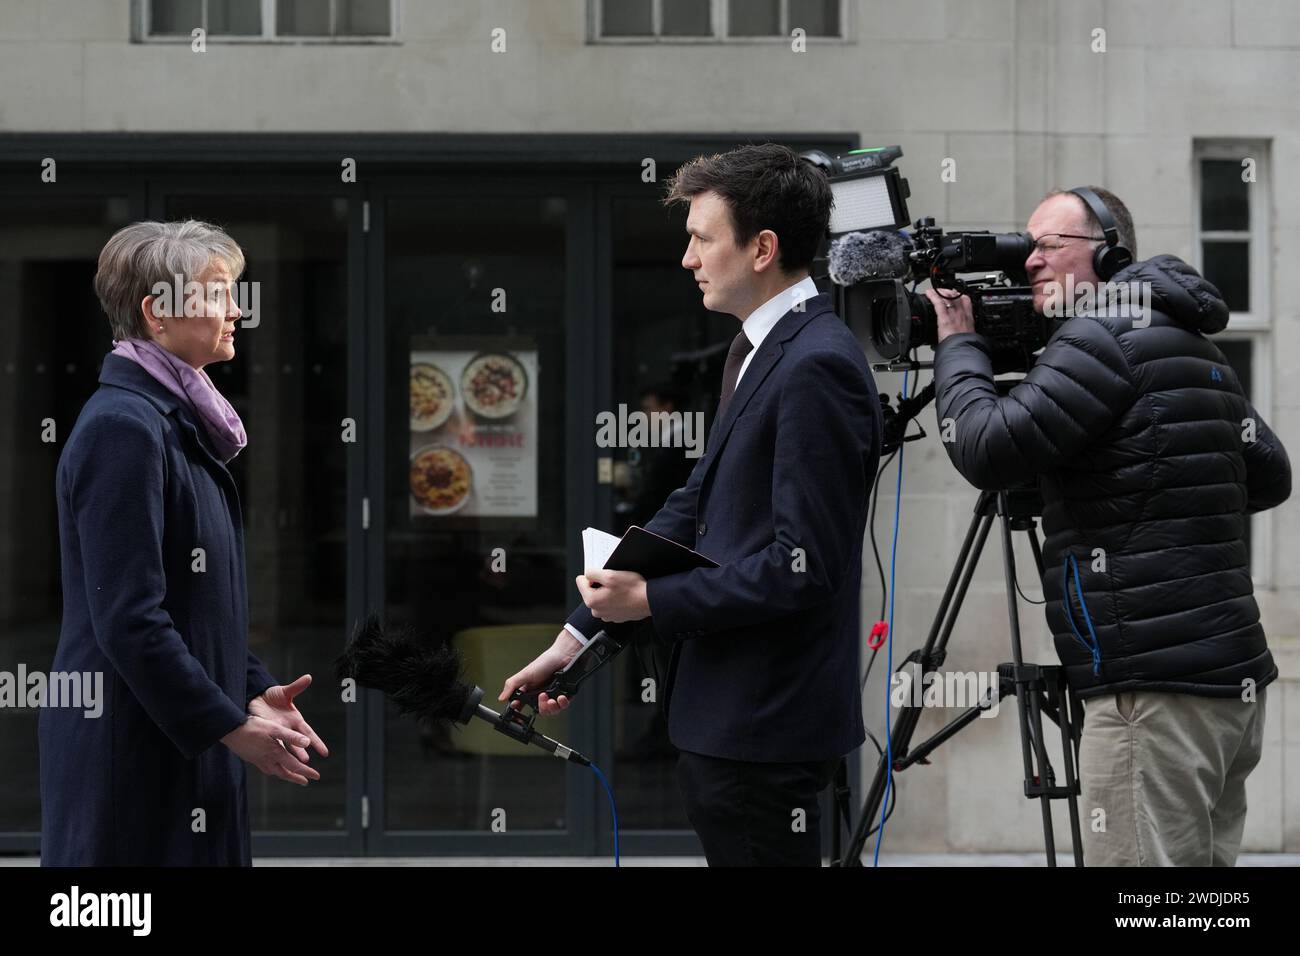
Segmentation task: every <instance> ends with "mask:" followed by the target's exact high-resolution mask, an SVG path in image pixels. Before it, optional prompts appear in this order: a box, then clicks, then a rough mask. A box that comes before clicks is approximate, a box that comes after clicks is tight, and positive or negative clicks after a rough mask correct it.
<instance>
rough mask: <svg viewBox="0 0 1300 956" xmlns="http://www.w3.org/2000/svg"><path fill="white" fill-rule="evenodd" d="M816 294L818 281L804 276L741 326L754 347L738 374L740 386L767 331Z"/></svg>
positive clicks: (764, 305) (752, 314) (754, 312)
mask: <svg viewBox="0 0 1300 956" xmlns="http://www.w3.org/2000/svg"><path fill="white" fill-rule="evenodd" d="M815 295H817V283H815V282H813V280H812V276H804V277H803V278H802V279H800V280H799V281H798V282H796V283H795V284H794V285H792V286H788V287H786V288H784V289H782V290H781V291H780V292H778V293H777V294H776V295H774V296H772V298H770V299H768V300H767V301H766V302H764V303H763V304H762V305H760V306H759V307H758V308H757V309H755V310H754V311H753V312H751V313H750V314H749V317H748V318H746V319H745V321H744V323H743V324H742V325H741V326H740V330H741V331H742V332H744V333H745V337H746V338H747V339H749V341H750V342H751V343H753V346H754V347H753V348H752V349H750V350H749V354H748V355H746V356H745V361H743V362H741V363H740V374H739V375H737V376H736V386H737V387H739V386H740V380H741V379H742V378H744V377H745V369H747V368H749V363H750V361H752V360H753V358H754V356H755V355H757V354H758V347H759V346H760V345H762V344H763V339H765V338H767V333H769V332H771V331H772V328H773V326H775V325H776V323H777V322H779V321H781V318H782V316H784V315H785V314H786V313H787V312H789V311H790V310H791V309H793V308H794V307H795V306H796V305H798V304H799V303H800V302H803V301H804V300H805V299H811V298H812V297H813V296H815Z"/></svg>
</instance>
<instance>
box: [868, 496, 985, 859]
mask: <svg viewBox="0 0 1300 956" xmlns="http://www.w3.org/2000/svg"><path fill="white" fill-rule="evenodd" d="M989 495H990V492H987V491H986V492H982V493H981V495H980V499H979V503H978V504H977V505H976V507H975V513H974V514H973V515H972V516H971V521H970V526H969V527H968V528H967V529H966V538H965V540H964V541H962V545H961V551H960V553H959V554H958V555H957V561H956V563H955V564H954V565H953V568H952V573H951V574H949V575H948V586H947V587H946V588H945V589H944V592H943V600H942V601H940V602H939V608H938V610H937V611H936V612H935V615H934V623H933V624H932V625H931V627H930V634H929V636H928V637H927V639H926V642H925V647H924V649H923V650H922V652H921V666H922V670H924V669H925V668H927V667H929V666H931V661H932V660H934V658H935V655H936V654H938V655H939V657H940V659H941V658H942V655H943V654H944V652H945V650H946V648H947V645H948V637H949V635H950V634H951V633H952V628H953V624H954V623H955V622H956V619H957V613H958V611H960V610H961V604H962V601H963V600H964V599H965V597H966V591H967V589H968V588H969V586H970V580H971V578H972V577H974V575H975V568H976V567H977V566H978V565H979V559H980V554H981V553H982V552H983V550H984V542H985V541H986V540H987V539H988V534H989V529H990V528H991V527H992V526H993V515H992V513H987V514H986V513H985V511H986V509H985V508H984V507H983V505H984V504H985V503H986V501H987V499H988V496H989ZM950 608H951V614H950V613H949V610H950ZM890 677H891V679H892V677H893V675H890ZM920 711H921V708H919V707H904V708H903V709H902V711H901V713H900V714H899V719H898V723H896V724H895V725H894V728H893V733H892V734H890V740H889V750H888V751H886V752H885V753H882V754H881V755H880V759H879V760H878V761H877V762H876V774H875V776H874V777H873V778H872V780H871V786H870V787H868V788H867V793H866V797H865V798H864V800H863V804H862V812H861V816H859V817H858V825H857V827H856V828H855V829H854V831H853V839H851V840H850V841H849V845H848V847H847V848H846V849H845V854H844V865H845V866H861V865H862V851H863V849H864V848H865V847H866V844H867V838H868V837H869V836H870V835H871V829H872V827H873V825H874V822H875V821H876V820H878V819H880V808H881V806H882V805H883V803H884V800H885V796H886V791H887V789H888V784H889V780H890V774H891V773H892V772H893V768H892V767H891V766H890V765H889V758H888V754H889V753H895V754H898V753H906V752H907V747H908V745H909V744H910V743H911V740H912V734H913V733H914V732H915V731H916V725H917V722H918V721H920V719H921V714H920Z"/></svg>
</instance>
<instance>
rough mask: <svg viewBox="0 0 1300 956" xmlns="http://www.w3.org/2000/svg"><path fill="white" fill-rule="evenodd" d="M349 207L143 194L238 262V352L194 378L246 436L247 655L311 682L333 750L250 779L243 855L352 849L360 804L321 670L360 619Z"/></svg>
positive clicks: (191, 191)
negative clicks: (218, 237) (305, 773)
mask: <svg viewBox="0 0 1300 956" xmlns="http://www.w3.org/2000/svg"><path fill="white" fill-rule="evenodd" d="M354 197H356V194H355V193H351V194H349V193H346V192H345V188H344V187H340V188H339V190H338V192H337V193H331V192H329V191H328V187H326V188H325V189H324V190H322V189H309V188H301V187H299V186H297V185H295V184H294V183H292V182H288V181H283V180H279V179H276V178H269V177H268V178H265V179H258V178H256V177H250V178H246V179H243V180H240V181H219V180H211V179H204V180H189V181H187V182H159V183H154V184H153V185H152V186H151V189H150V209H151V213H152V215H153V216H155V217H158V218H166V219H169V220H176V219H187V218H194V219H203V220H207V221H209V222H212V223H214V224H216V225H219V226H221V227H222V228H223V229H225V230H226V231H227V232H228V233H229V234H230V235H231V236H232V237H233V238H234V239H235V241H236V242H238V243H239V244H240V246H241V247H242V248H243V250H244V255H245V257H246V260H247V265H246V269H245V272H244V275H243V276H242V277H241V278H240V280H239V290H238V295H237V299H238V301H239V304H240V308H241V310H242V311H243V312H244V313H245V317H244V318H243V319H241V320H240V329H239V331H238V332H237V333H236V355H235V358H234V360H232V361H230V362H224V363H221V364H220V365H214V366H211V367H209V368H208V370H207V371H208V373H209V374H210V375H211V376H212V379H213V381H214V382H215V383H216V385H217V387H218V388H219V389H220V390H221V392H222V393H223V394H224V395H225V396H226V398H227V399H229V400H230V402H231V404H232V405H234V407H235V410H236V411H237V412H238V413H239V415H240V417H241V418H242V419H243V422H244V426H245V429H246V430H247V432H248V439H249V443H248V447H247V448H245V449H244V451H242V452H241V453H240V454H239V456H238V457H237V458H236V459H235V460H234V461H233V462H232V464H231V473H232V474H233V476H234V478H235V481H236V483H237V485H238V488H239V497H240V503H241V506H242V509H243V518H244V526H245V535H246V537H245V547H246V557H247V561H248V583H249V605H250V607H249V610H250V627H249V638H248V639H249V647H250V649H251V650H252V651H253V653H254V654H256V655H257V656H258V657H259V658H261V660H262V662H263V663H264V664H265V665H266V666H267V668H268V669H269V670H270V671H271V673H272V674H273V675H274V676H275V677H276V678H277V679H278V680H280V681H281V682H283V683H288V682H290V681H292V680H294V679H296V678H297V677H298V676H300V675H302V674H311V675H312V681H313V682H312V686H311V688H309V689H308V690H307V691H306V692H305V693H304V694H303V696H301V697H300V698H299V699H298V703H299V706H300V709H301V710H302V711H303V714H304V716H305V717H306V718H307V719H308V720H309V721H310V722H311V724H312V726H313V727H314V728H315V729H316V731H317V733H319V734H320V736H321V737H322V739H323V740H324V741H325V743H326V745H327V746H328V747H329V750H330V756H329V757H328V758H321V757H319V756H318V755H316V754H315V753H313V755H312V765H313V766H315V767H316V768H317V770H319V771H320V773H321V779H320V780H319V781H313V782H312V783H311V784H310V785H309V786H308V787H305V788H299V787H296V786H292V785H289V784H286V783H284V782H283V781H281V780H277V779H272V778H270V777H267V776H264V775H262V774H260V773H257V772H256V771H255V770H251V769H250V771H249V775H248V784H249V811H250V815H251V819H252V826H253V830H254V833H255V834H256V836H255V841H254V847H253V850H254V853H255V855H268V854H270V855H274V854H277V853H294V854H301V853H304V852H319V853H337V854H346V853H353V852H361V849H362V834H361V827H360V825H359V819H358V818H359V810H360V800H359V799H350V798H349V780H350V779H351V780H352V783H353V786H354V788H359V783H360V781H359V778H360V773H359V770H360V765H361V764H360V760H361V756H362V755H361V754H359V753H356V752H354V751H355V748H354V747H353V746H351V744H352V742H353V741H354V740H359V739H360V738H361V736H362V735H361V732H360V727H361V723H360V722H361V720H362V714H361V708H360V707H359V706H351V707H349V706H348V705H345V704H344V702H343V700H342V695H341V694H340V692H339V688H338V683H337V681H336V680H335V679H334V674H333V662H334V659H335V658H336V657H337V656H338V654H339V652H340V651H341V649H342V647H343V643H344V640H345V639H346V637H347V635H348V633H349V631H350V623H349V622H350V621H351V620H353V619H355V617H356V616H357V615H358V614H359V611H360V607H361V601H360V580H361V573H360V567H359V565H357V564H356V561H357V558H358V556H359V553H360V538H359V534H360V528H359V517H360V516H359V508H357V507H356V506H355V504H354V503H355V502H358V501H359V490H360V489H359V486H358V478H359V475H360V472H361V461H362V457H361V456H363V455H364V448H365V446H364V444H363V443H362V442H361V440H360V439H361V437H363V436H361V434H360V429H359V428H358V427H357V426H355V425H354V426H353V427H352V428H351V429H349V427H348V424H347V423H348V421H349V420H351V421H353V422H359V421H360V420H361V419H362V418H363V417H364V415H363V409H362V400H361V395H362V392H361V389H360V387H359V384H360V383H359V382H357V381H356V379H357V378H358V376H357V375H356V374H355V372H352V371H350V366H349V363H350V361H359V355H358V354H354V353H355V352H356V350H355V349H352V348H350V347H349V317H350V316H352V318H353V323H352V324H353V325H354V326H359V321H360V318H361V316H360V312H359V308H358V306H359V303H360V296H361V280H360V268H361V256H360V255H359V242H360V235H361V212H362V205H361V203H362V200H360V199H359V198H354ZM350 249H351V253H350ZM358 338H359V332H358ZM350 502H353V503H350ZM350 539H351V544H352V547H349V544H350ZM349 723H352V726H351V727H349ZM350 771H351V772H350Z"/></svg>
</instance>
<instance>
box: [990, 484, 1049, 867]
mask: <svg viewBox="0 0 1300 956" xmlns="http://www.w3.org/2000/svg"><path fill="white" fill-rule="evenodd" d="M998 499H999V508H998V510H999V511H1000V512H1001V515H1002V570H1003V573H1004V575H1005V577H1006V587H1007V611H1008V615H1009V623H1010V625H1011V654H1012V659H1013V660H1014V661H1015V666H1016V671H1017V673H1016V714H1017V716H1018V717H1019V719H1020V753H1021V760H1022V762H1023V763H1024V768H1025V792H1026V794H1028V793H1029V792H1030V790H1031V788H1035V786H1036V785H1035V783H1034V778H1035V776H1037V777H1038V780H1039V784H1038V786H1040V787H1042V788H1043V789H1042V790H1040V792H1039V794H1038V801H1039V806H1040V807H1041V808H1042V814H1043V843H1044V845H1045V847H1046V850H1047V865H1048V866H1055V865H1056V840H1055V838H1054V836H1053V834H1052V805H1051V798H1050V797H1049V796H1048V794H1047V792H1046V786H1049V785H1050V783H1051V780H1050V778H1051V776H1052V771H1051V764H1050V763H1049V762H1048V759H1047V748H1046V747H1045V746H1044V744H1043V718H1042V712H1041V710H1040V709H1039V706H1038V694H1037V692H1036V691H1035V690H1034V689H1033V688H1031V687H1030V686H1029V684H1028V682H1027V681H1026V680H1025V679H1024V674H1023V673H1021V669H1022V668H1023V666H1024V663H1025V661H1024V653H1023V651H1022V648H1021V644H1020V613H1019V607H1018V606H1017V604H1016V558H1015V551H1014V550H1013V544H1012V541H1011V518H1010V513H1009V512H1010V503H1009V502H1008V500H1007V495H1006V492H999V493H998ZM1031 744H1032V751H1031ZM1035 761H1036V762H1037V765H1038V774H1035V773H1034V764H1035Z"/></svg>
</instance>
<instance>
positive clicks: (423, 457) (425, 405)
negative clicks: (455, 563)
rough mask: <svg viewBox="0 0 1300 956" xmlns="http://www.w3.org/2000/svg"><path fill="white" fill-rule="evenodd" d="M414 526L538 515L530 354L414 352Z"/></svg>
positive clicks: (489, 349)
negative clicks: (453, 517)
mask: <svg viewBox="0 0 1300 956" xmlns="http://www.w3.org/2000/svg"><path fill="white" fill-rule="evenodd" d="M410 392H411V448H410V454H411V457H410V515H411V518H412V519H413V520H416V519H421V518H427V519H431V520H432V519H439V518H445V517H447V516H450V515H456V516H458V517H536V515H537V351H536V349H535V348H531V349H518V348H500V347H493V346H492V345H491V343H490V341H488V342H486V343H482V347H480V348H474V349H464V348H458V349H447V348H413V349H412V351H411V384H410Z"/></svg>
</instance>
